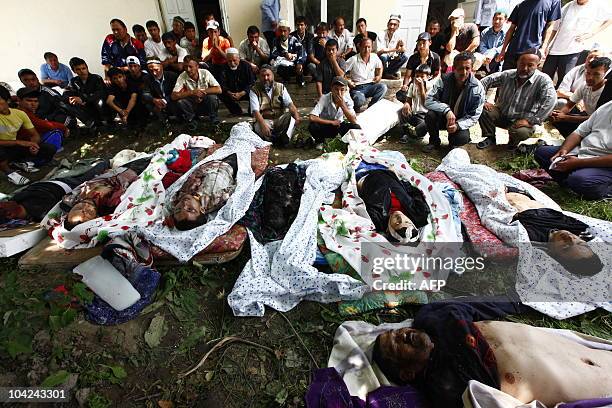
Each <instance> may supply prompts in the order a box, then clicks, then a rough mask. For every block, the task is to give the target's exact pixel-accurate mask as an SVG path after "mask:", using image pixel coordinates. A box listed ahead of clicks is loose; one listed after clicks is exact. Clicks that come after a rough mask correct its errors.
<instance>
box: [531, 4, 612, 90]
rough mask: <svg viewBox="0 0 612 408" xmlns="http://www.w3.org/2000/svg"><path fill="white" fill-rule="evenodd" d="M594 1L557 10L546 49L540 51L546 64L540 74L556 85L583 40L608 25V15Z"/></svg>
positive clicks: (573, 62)
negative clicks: (556, 16)
mask: <svg viewBox="0 0 612 408" xmlns="http://www.w3.org/2000/svg"><path fill="white" fill-rule="evenodd" d="M603 3H604V2H601V1H597V0H572V1H571V2H569V3H568V4H566V5H565V6H563V8H562V9H561V19H560V20H557V22H556V23H555V26H554V28H553V32H552V38H553V39H552V41H551V43H550V47H549V49H547V50H544V53H545V58H546V61H545V62H544V67H542V71H544V73H546V74H547V75H548V76H550V78H551V79H552V80H553V81H554V76H555V73H556V74H557V84H560V83H561V82H562V81H563V78H564V77H565V74H566V73H567V72H568V71H569V70H570V69H572V68H574V67H575V66H576V63H577V62H578V58H579V57H580V54H581V53H582V51H584V50H585V49H586V47H585V44H584V43H585V41H586V40H588V39H590V38H592V37H593V36H595V35H596V34H597V33H599V32H600V31H601V30H604V29H605V28H606V27H608V26H609V25H610V24H612V16H611V15H610V12H609V11H608V10H607V9H606V8H605V7H604V4H603Z"/></svg>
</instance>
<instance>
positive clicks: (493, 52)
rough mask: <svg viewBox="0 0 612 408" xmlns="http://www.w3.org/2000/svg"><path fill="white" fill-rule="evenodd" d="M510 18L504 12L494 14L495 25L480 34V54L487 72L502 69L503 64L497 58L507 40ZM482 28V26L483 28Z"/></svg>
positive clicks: (499, 11)
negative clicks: (507, 25)
mask: <svg viewBox="0 0 612 408" xmlns="http://www.w3.org/2000/svg"><path fill="white" fill-rule="evenodd" d="M507 18H508V16H507V15H506V12H505V11H503V10H498V11H496V12H495V13H494V14H493V25H492V26H490V27H487V28H485V29H484V30H483V31H482V33H481V34H480V46H479V47H478V52H480V53H481V54H482V55H484V65H485V66H484V69H485V71H487V72H489V73H491V72H497V71H499V70H500V69H501V64H500V63H499V62H498V61H496V60H495V58H496V57H497V56H498V55H499V53H500V52H501V49H502V46H503V45H504V39H505V38H506V30H505V28H504V27H505V24H506V19H507ZM481 27H482V26H481Z"/></svg>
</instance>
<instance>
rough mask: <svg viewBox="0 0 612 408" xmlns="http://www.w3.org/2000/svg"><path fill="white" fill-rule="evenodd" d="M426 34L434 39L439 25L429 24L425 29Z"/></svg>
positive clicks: (438, 30)
mask: <svg viewBox="0 0 612 408" xmlns="http://www.w3.org/2000/svg"><path fill="white" fill-rule="evenodd" d="M427 32H428V33H429V35H430V36H431V37H432V38H433V37H435V36H436V34H438V33H439V32H440V24H438V23H432V24H429V26H428V27H427Z"/></svg>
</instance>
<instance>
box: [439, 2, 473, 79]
mask: <svg viewBox="0 0 612 408" xmlns="http://www.w3.org/2000/svg"><path fill="white" fill-rule="evenodd" d="M448 20H449V21H450V26H449V27H448V28H447V29H446V31H445V34H446V38H447V41H446V46H445V51H446V55H445V57H444V62H445V63H446V65H447V66H450V65H452V64H453V60H454V58H455V55H457V54H459V53H460V52H463V51H467V52H470V53H475V52H476V50H477V49H478V46H479V45H480V32H479V31H478V27H477V26H476V24H474V23H466V22H465V11H464V10H463V9H461V8H458V9H455V10H453V12H452V13H451V15H450V16H448ZM474 59H475V61H476V62H475V64H474V65H475V66H473V67H472V69H473V70H474V71H476V70H478V68H480V65H481V64H482V56H481V55H479V54H474Z"/></svg>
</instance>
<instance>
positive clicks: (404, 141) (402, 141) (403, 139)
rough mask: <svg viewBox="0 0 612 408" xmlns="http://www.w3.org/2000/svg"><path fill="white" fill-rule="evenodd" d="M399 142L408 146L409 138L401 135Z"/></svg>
mask: <svg viewBox="0 0 612 408" xmlns="http://www.w3.org/2000/svg"><path fill="white" fill-rule="evenodd" d="M399 142H400V143H402V144H408V143H410V137H409V136H408V135H402V137H400V139H399Z"/></svg>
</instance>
